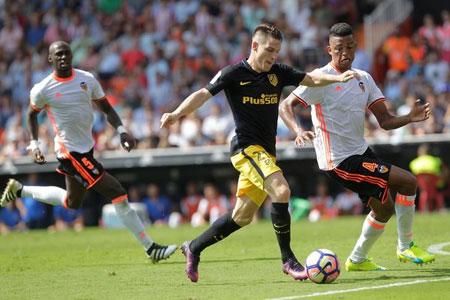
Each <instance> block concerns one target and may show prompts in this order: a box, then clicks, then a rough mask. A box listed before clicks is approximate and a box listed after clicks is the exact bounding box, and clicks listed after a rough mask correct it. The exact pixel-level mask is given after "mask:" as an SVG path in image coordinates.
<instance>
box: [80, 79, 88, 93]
mask: <svg viewBox="0 0 450 300" xmlns="http://www.w3.org/2000/svg"><path fill="white" fill-rule="evenodd" d="M80 88H81V89H82V90H83V91H85V92H87V89H88V87H87V83H86V82H84V81H82V82H80Z"/></svg>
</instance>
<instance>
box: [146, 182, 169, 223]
mask: <svg viewBox="0 0 450 300" xmlns="http://www.w3.org/2000/svg"><path fill="white" fill-rule="evenodd" d="M143 201H144V203H145V205H146V206H147V212H148V216H149V218H150V221H151V222H152V224H157V225H160V224H167V221H168V220H169V215H170V213H171V211H172V202H171V201H170V199H169V198H168V197H167V196H164V195H160V192H159V186H158V185H156V184H155V183H149V184H148V185H147V191H146V195H145V197H144V200H143Z"/></svg>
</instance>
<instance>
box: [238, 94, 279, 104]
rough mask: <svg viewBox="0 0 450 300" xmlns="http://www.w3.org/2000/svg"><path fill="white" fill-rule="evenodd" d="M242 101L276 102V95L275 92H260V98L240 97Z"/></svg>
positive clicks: (256, 102) (247, 102) (251, 102)
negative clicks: (266, 93)
mask: <svg viewBox="0 0 450 300" xmlns="http://www.w3.org/2000/svg"><path fill="white" fill-rule="evenodd" d="M242 103H244V104H277V103H278V95H277V94H268V95H265V94H261V98H253V97H249V96H244V97H242Z"/></svg>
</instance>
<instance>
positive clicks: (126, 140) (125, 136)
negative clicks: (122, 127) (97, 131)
mask: <svg viewBox="0 0 450 300" xmlns="http://www.w3.org/2000/svg"><path fill="white" fill-rule="evenodd" d="M120 144H121V145H122V147H123V149H125V150H127V151H128V152H130V151H131V149H133V148H134V147H135V146H136V140H135V139H134V137H133V136H132V135H131V134H129V133H128V132H122V133H121V134H120Z"/></svg>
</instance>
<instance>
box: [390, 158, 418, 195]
mask: <svg viewBox="0 0 450 300" xmlns="http://www.w3.org/2000/svg"><path fill="white" fill-rule="evenodd" d="M389 188H390V189H391V190H393V191H395V192H399V193H400V194H403V195H414V194H415V192H416V188H417V180H416V177H415V176H414V175H413V174H411V173H410V172H408V171H406V170H404V169H402V168H399V167H397V166H394V165H392V166H391V171H390V173H389Z"/></svg>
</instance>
